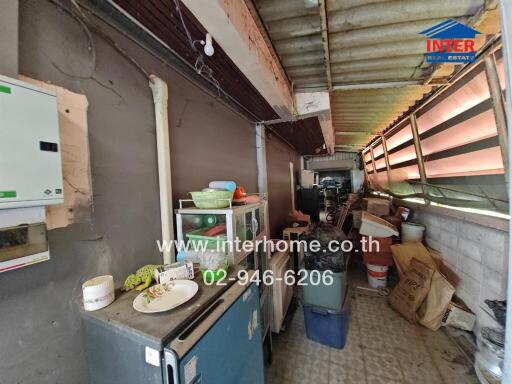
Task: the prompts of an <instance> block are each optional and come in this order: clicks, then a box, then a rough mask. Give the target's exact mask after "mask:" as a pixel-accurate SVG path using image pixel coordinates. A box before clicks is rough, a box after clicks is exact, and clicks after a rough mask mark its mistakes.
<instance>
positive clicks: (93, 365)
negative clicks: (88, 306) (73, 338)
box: [82, 278, 264, 384]
mask: <svg viewBox="0 0 512 384" xmlns="http://www.w3.org/2000/svg"><path fill="white" fill-rule="evenodd" d="M196 281H197V282H198V284H199V292H198V293H197V294H196V297H195V298H194V299H193V300H191V301H190V302H188V303H186V304H184V305H183V306H180V307H178V308H176V309H173V310H171V311H167V312H164V313H160V314H142V313H139V312H136V311H135V310H134V309H133V306H132V302H133V299H134V298H135V297H136V295H137V294H138V293H136V292H127V293H123V294H122V295H120V296H119V297H118V298H117V299H116V301H115V302H114V303H113V304H111V305H109V306H108V307H106V308H104V309H101V310H99V311H95V312H85V311H82V337H83V346H84V349H85V355H86V361H87V363H86V364H87V367H86V375H87V377H86V378H85V380H84V382H87V383H90V384H112V383H123V384H141V383H144V384H199V383H207V384H217V383H218V384H244V383H246V384H263V383H264V365H263V347H262V340H261V323H260V312H259V289H258V286H257V285H255V284H254V283H251V284H250V285H241V284H239V283H238V282H234V283H233V282H229V283H228V284H230V285H229V286H224V287H222V286H216V285H212V286H206V285H204V283H203V282H202V281H201V279H200V278H197V279H196Z"/></svg>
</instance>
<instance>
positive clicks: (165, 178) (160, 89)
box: [149, 75, 175, 264]
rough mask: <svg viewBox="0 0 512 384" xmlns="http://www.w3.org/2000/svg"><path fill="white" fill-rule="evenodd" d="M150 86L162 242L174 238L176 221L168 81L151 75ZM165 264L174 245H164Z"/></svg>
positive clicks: (170, 240) (168, 261)
mask: <svg viewBox="0 0 512 384" xmlns="http://www.w3.org/2000/svg"><path fill="white" fill-rule="evenodd" d="M149 80H150V81H149V86H150V87H151V91H152V92H153V101H154V103H155V121H156V148H157V156H158V184H159V187H160V218H161V221H162V244H164V245H165V244H170V243H171V242H172V241H173V240H174V223H173V218H172V184H171V154H170V145H169V120H168V115H167V100H168V98H169V93H168V90H167V83H166V82H165V81H163V80H162V79H160V78H159V77H157V76H155V75H150V77H149ZM162 248H163V249H162V251H163V259H164V263H165V264H170V263H172V262H173V261H174V259H175V258H174V247H166V246H164V247H162Z"/></svg>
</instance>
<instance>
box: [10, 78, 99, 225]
mask: <svg viewBox="0 0 512 384" xmlns="http://www.w3.org/2000/svg"><path fill="white" fill-rule="evenodd" d="M19 79H20V80H21V81H25V82H27V83H30V84H34V85H36V86H38V87H40V88H44V89H48V90H51V91H53V92H55V93H56V94H57V107H58V111H59V128H60V147H61V155H62V175H63V178H64V183H63V184H64V204H59V205H51V206H48V207H46V226H47V229H48V230H50V229H55V228H62V227H67V226H68V225H70V224H73V223H78V222H89V221H90V220H91V210H92V182H91V162H90V154H89V135H88V129H87V108H88V105H89V103H88V101H87V97H86V96H85V95H81V94H78V93H74V92H71V91H68V90H67V89H65V88H62V87H59V86H56V85H53V84H48V83H45V82H43V81H39V80H34V79H31V78H29V77H26V76H19Z"/></svg>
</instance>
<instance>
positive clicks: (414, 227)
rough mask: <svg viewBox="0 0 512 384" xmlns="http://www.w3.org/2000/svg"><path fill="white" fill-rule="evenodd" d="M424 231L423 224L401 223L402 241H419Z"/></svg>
mask: <svg viewBox="0 0 512 384" xmlns="http://www.w3.org/2000/svg"><path fill="white" fill-rule="evenodd" d="M424 232H425V226H424V225H423V224H416V223H402V243H410V242H412V241H419V242H421V241H422V240H423V233H424Z"/></svg>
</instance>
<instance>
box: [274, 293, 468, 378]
mask: <svg viewBox="0 0 512 384" xmlns="http://www.w3.org/2000/svg"><path fill="white" fill-rule="evenodd" d="M351 297H352V302H351V316H350V322H349V327H348V334H347V340H346V344H345V348H344V349H342V350H339V349H335V348H329V347H327V346H324V345H322V344H319V343H316V342H314V341H312V340H309V339H308V338H307V337H306V328H305V324H304V315H303V312H302V307H301V306H300V305H299V306H298V307H297V308H296V309H295V312H294V313H293V317H292V318H291V319H290V321H289V322H288V323H287V326H286V329H285V330H284V331H283V332H281V333H280V334H279V335H274V340H273V341H274V359H273V360H274V362H273V364H272V365H270V366H268V367H267V368H266V372H265V380H266V381H265V382H266V383H267V384H269V383H270V384H301V383H308V384H309V383H315V384H316V383H320V384H322V383H330V384H342V383H343V384H377V383H382V384H393V383H401V384H413V383H414V384H423V383H425V384H427V383H428V384H438V383H439V384H452V383H453V384H466V383H467V384H473V383H474V384H477V383H478V380H477V379H476V376H475V374H474V372H473V370H472V367H471V364H469V363H468V362H467V360H466V358H465V357H464V355H463V354H462V353H461V351H460V350H459V349H458V348H457V346H456V345H455V344H454V343H453V342H452V340H451V339H450V338H449V337H448V336H447V335H446V334H445V333H444V331H443V330H442V329H441V330H438V331H435V332H434V331H431V330H428V329H426V328H424V327H421V326H420V325H417V324H411V323H409V322H408V321H407V320H405V319H404V318H403V317H401V316H400V315H399V314H398V313H397V312H395V311H394V310H393V309H392V308H391V307H390V306H389V303H388V300H387V298H381V297H370V296H365V295H361V294H358V293H356V292H355V291H353V292H352V296H351Z"/></svg>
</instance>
